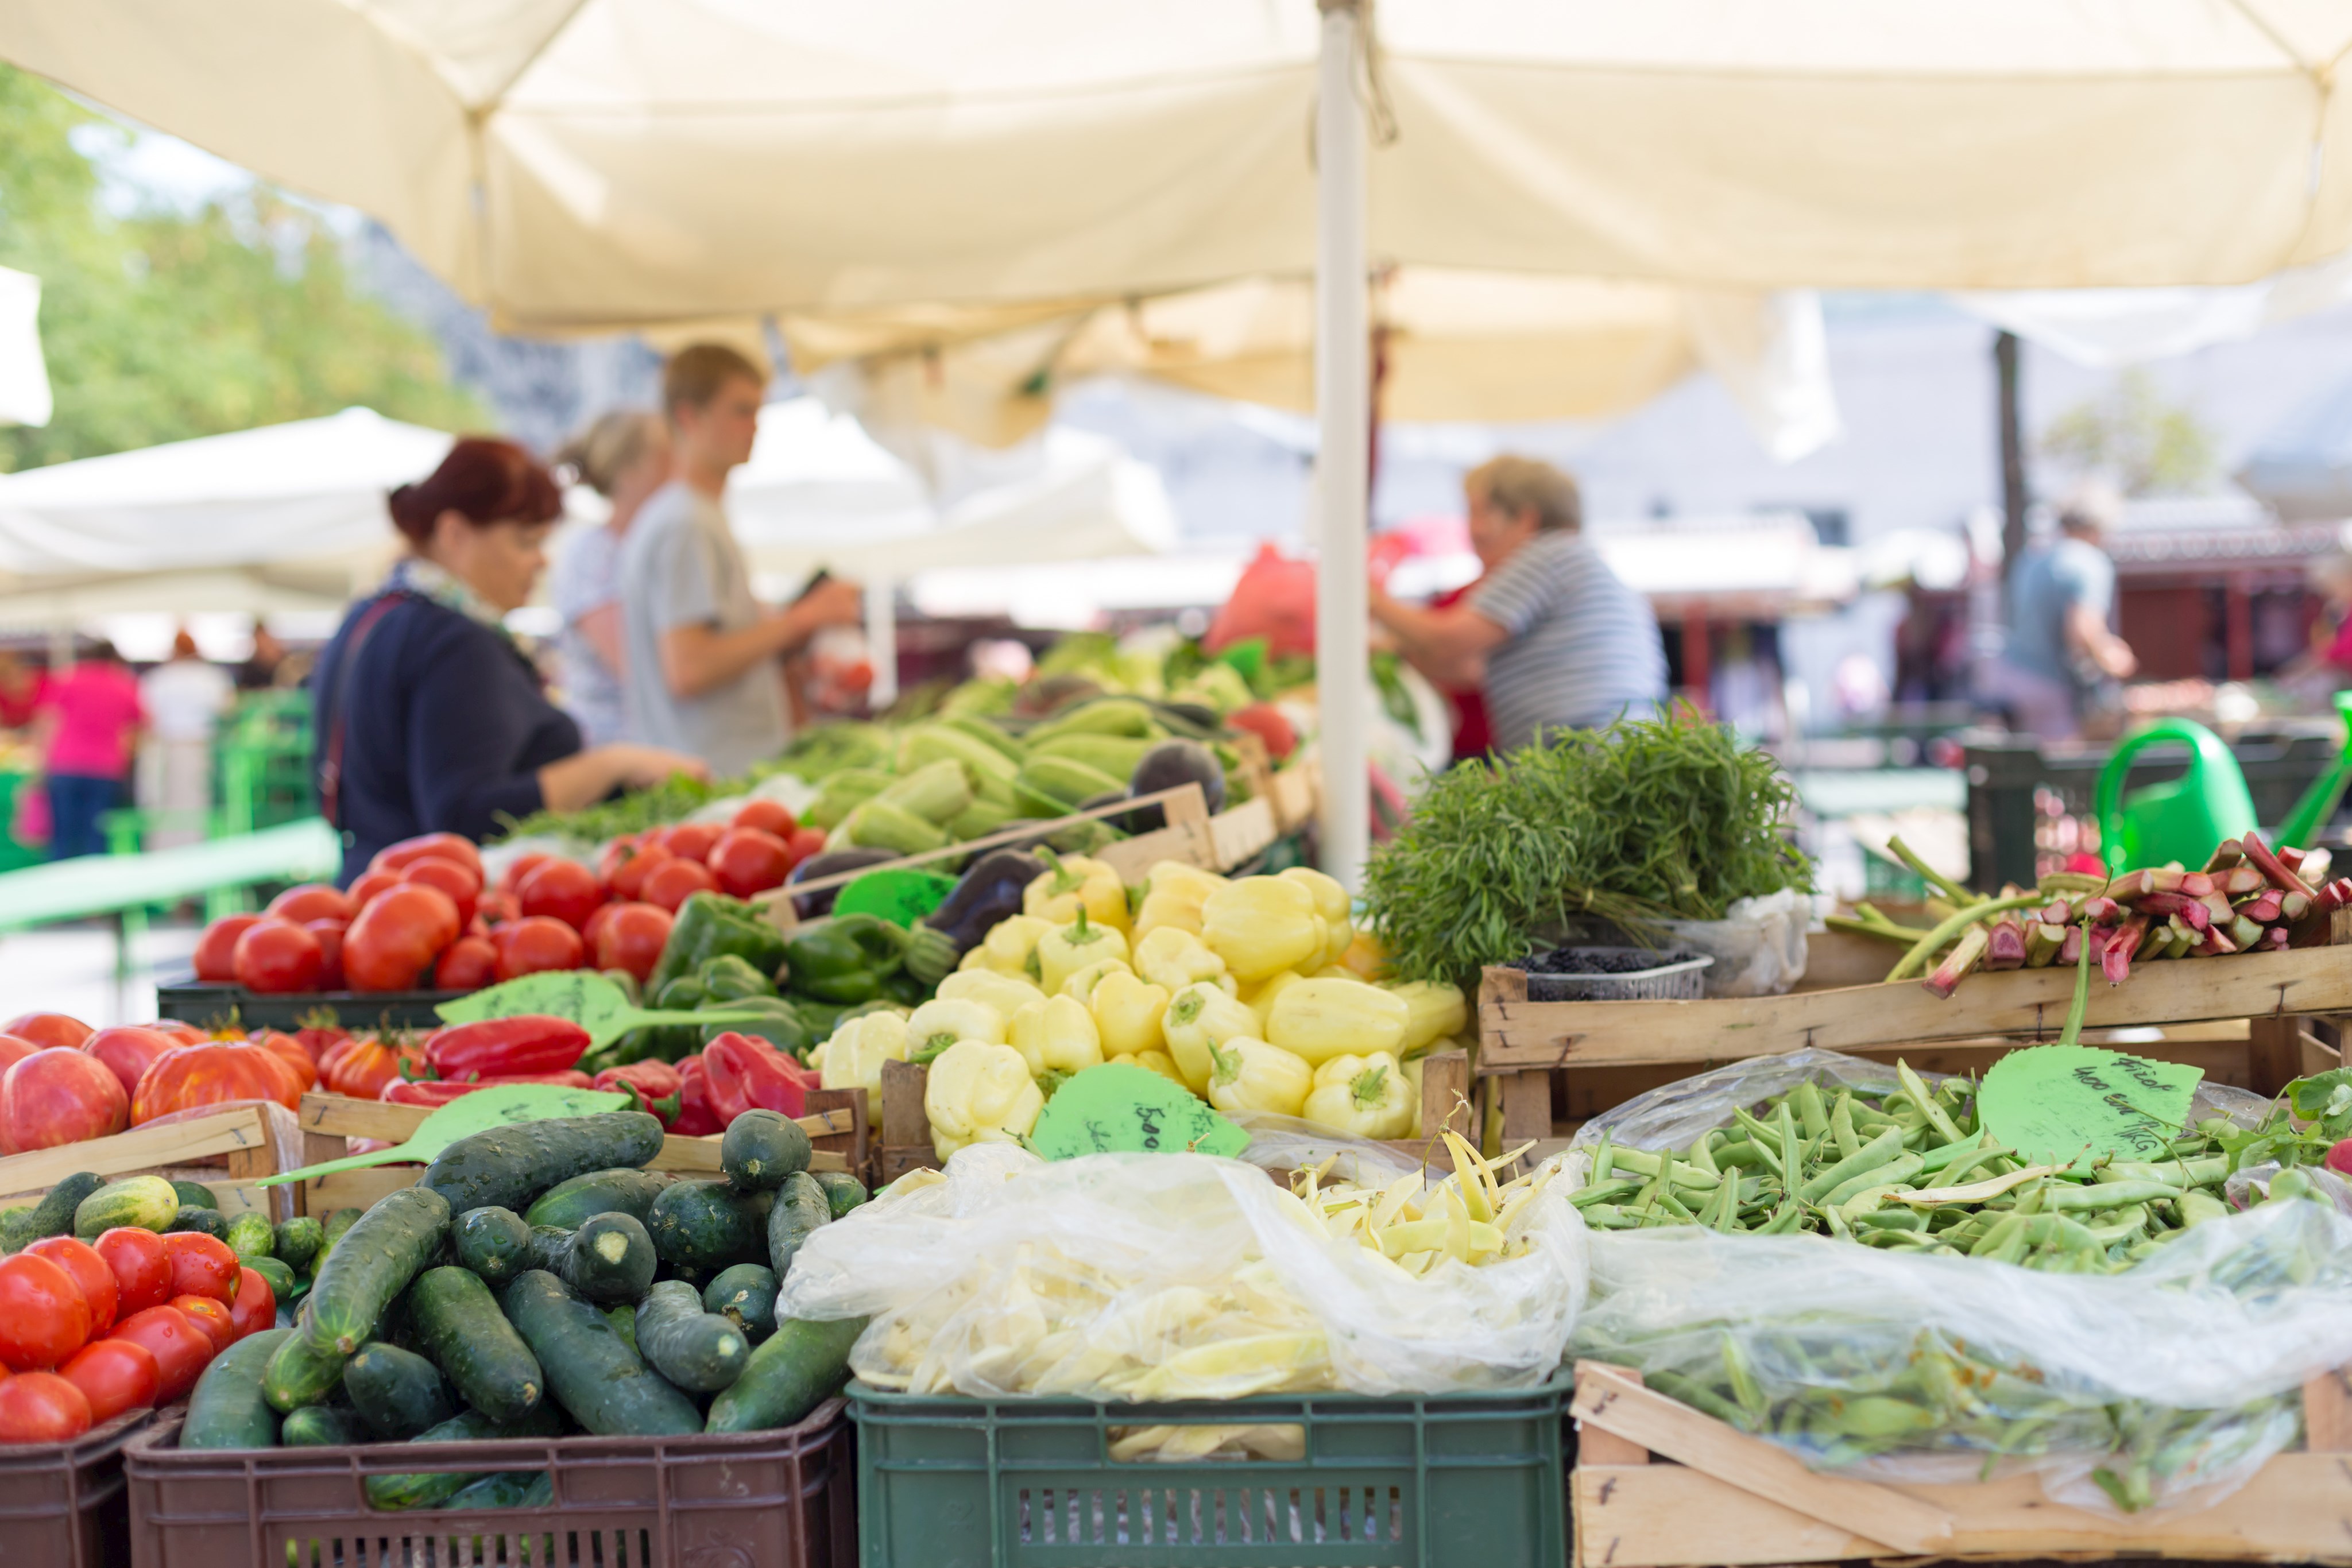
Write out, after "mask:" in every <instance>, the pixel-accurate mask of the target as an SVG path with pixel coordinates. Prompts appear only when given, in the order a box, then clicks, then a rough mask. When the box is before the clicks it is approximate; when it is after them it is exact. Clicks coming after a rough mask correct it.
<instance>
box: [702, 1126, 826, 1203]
mask: <svg viewBox="0 0 2352 1568" xmlns="http://www.w3.org/2000/svg"><path fill="white" fill-rule="evenodd" d="M809 1152H810V1151H809V1135H808V1134H806V1133H804V1132H803V1131H801V1124H799V1123H798V1122H795V1121H793V1119H792V1118H791V1117H789V1116H783V1115H779V1114H778V1113H775V1112H773V1111H761V1110H751V1111H746V1112H744V1113H742V1114H741V1115H740V1116H738V1117H736V1118H735V1119H734V1120H733V1121H732V1122H730V1123H728V1124H727V1133H726V1135H725V1136H724V1137H721V1138H720V1139H719V1169H720V1170H723V1171H725V1172H726V1173H727V1179H728V1180H729V1181H730V1182H732V1183H734V1184H735V1187H736V1189H737V1190H738V1191H740V1192H773V1191H775V1190H776V1189H777V1188H778V1187H780V1186H783V1185H784V1178H785V1177H786V1176H790V1175H792V1174H793V1172H794V1171H804V1170H806V1169H808V1163H809Z"/></svg>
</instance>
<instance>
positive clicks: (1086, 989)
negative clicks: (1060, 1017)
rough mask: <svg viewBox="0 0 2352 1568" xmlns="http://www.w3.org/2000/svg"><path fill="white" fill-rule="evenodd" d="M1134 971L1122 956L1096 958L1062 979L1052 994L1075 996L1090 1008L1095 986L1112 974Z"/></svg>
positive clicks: (1092, 1004) (1130, 973)
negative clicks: (1059, 985) (1060, 985)
mask: <svg viewBox="0 0 2352 1568" xmlns="http://www.w3.org/2000/svg"><path fill="white" fill-rule="evenodd" d="M1134 973H1135V971H1134V970H1133V969H1130V968H1129V967H1127V960H1126V959H1124V958H1098V959H1097V960H1096V961H1095V962H1093V963H1091V964H1088V965H1087V967H1085V968H1083V969H1080V970H1077V971H1076V972H1075V973H1073V974H1071V975H1069V976H1067V977H1065V978H1064V979H1063V981H1062V988H1061V989H1060V990H1058V991H1055V993H1054V994H1055V996H1057V997H1076V998H1077V999H1078V1000H1080V1001H1082V1002H1084V1003H1086V1004H1087V1007H1089V1008H1091V1007H1093V1006H1094V1001H1095V988H1096V987H1097V986H1098V985H1100V984H1102V982H1103V981H1104V980H1105V979H1106V978H1108V977H1110V976H1112V975H1132V974H1134Z"/></svg>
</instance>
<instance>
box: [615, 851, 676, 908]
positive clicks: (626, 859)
mask: <svg viewBox="0 0 2352 1568" xmlns="http://www.w3.org/2000/svg"><path fill="white" fill-rule="evenodd" d="M675 859H677V856H675V855H673V854H671V853H670V852H669V848H668V846H667V845H665V844H636V845H632V846H631V847H630V850H629V852H628V853H626V854H625V855H623V856H621V857H620V858H619V859H618V860H616V861H614V862H613V869H612V871H611V873H609V874H608V875H607V877H606V879H605V880H606V881H608V882H610V883H612V884H613V896H614V898H618V899H623V900H627V899H635V898H643V897H644V896H645V895H646V878H647V877H649V876H651V875H652V874H653V873H655V872H657V871H659V870H660V869H661V868H662V867H663V866H666V865H667V864H668V863H669V862H671V861H673V860H675Z"/></svg>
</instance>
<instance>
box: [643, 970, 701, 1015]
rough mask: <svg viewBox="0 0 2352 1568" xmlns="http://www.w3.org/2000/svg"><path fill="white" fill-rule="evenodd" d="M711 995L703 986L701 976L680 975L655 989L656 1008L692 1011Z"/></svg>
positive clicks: (663, 1010)
mask: <svg viewBox="0 0 2352 1568" xmlns="http://www.w3.org/2000/svg"><path fill="white" fill-rule="evenodd" d="M709 995H710V993H709V991H707V990H705V989H704V988H703V985H702V977H701V976H699V975H680V976H679V977H677V978H676V979H675V980H671V981H669V982H667V984H665V985H663V986H661V987H659V988H656V990H655V992H654V1008H655V1010H656V1011H658V1012H666V1013H690V1012H692V1011H693V1010H694V1009H697V1008H698V1007H700V1006H701V1005H702V1004H703V1003H704V1002H705V1001H707V1000H709Z"/></svg>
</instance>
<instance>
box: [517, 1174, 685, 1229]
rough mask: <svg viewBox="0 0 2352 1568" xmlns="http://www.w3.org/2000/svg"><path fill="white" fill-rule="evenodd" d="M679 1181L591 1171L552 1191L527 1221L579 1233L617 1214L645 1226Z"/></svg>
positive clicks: (661, 1176)
mask: <svg viewBox="0 0 2352 1568" xmlns="http://www.w3.org/2000/svg"><path fill="white" fill-rule="evenodd" d="M676 1179H677V1178H676V1177H675V1176H670V1175H669V1174H668V1173H667V1172H664V1171H639V1170H628V1169H618V1170H604V1171H590V1172H589V1173H588V1174H587V1175H586V1176H573V1177H572V1179H571V1180H570V1181H565V1182H558V1183H557V1184H556V1185H555V1186H551V1187H550V1188H548V1189H547V1190H546V1191H545V1192H543V1193H541V1195H540V1197H539V1201H537V1202H536V1203H534V1204H532V1205H531V1206H530V1208H528V1209H526V1210H525V1211H524V1213H523V1218H525V1219H526V1220H529V1221H530V1223H531V1224H533V1225H552V1226H554V1227H555V1228H557V1229H558V1230H577V1229H579V1228H581V1227H582V1226H583V1225H585V1224H587V1223H588V1221H590V1220H591V1219H593V1218H596V1216H598V1215H600V1214H612V1213H614V1212H615V1211H617V1212H619V1213H622V1214H625V1215H628V1216H630V1217H631V1218H635V1220H636V1221H637V1222H638V1223H639V1224H640V1225H642V1224H644V1223H645V1219H646V1216H647V1215H648V1214H651V1213H652V1212H653V1207H654V1199H656V1198H657V1197H660V1196H661V1190H662V1188H664V1187H666V1186H668V1185H669V1184H670V1183H671V1182H672V1181H675V1180H676Z"/></svg>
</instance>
